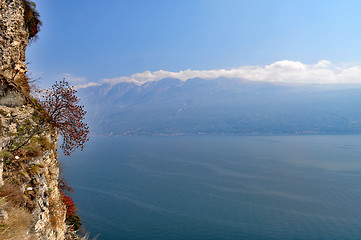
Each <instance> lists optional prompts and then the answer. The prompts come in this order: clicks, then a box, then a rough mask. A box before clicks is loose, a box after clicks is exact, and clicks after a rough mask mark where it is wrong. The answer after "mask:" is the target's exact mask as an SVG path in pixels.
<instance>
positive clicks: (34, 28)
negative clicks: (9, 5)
mask: <svg viewBox="0 0 361 240" xmlns="http://www.w3.org/2000/svg"><path fill="white" fill-rule="evenodd" d="M23 5H24V21H25V27H26V29H27V30H28V32H29V39H32V38H34V37H36V35H37V34H38V32H39V31H40V26H41V25H42V22H41V21H40V19H39V17H40V14H39V12H38V11H37V10H36V4H35V3H34V2H33V1H29V0H23Z"/></svg>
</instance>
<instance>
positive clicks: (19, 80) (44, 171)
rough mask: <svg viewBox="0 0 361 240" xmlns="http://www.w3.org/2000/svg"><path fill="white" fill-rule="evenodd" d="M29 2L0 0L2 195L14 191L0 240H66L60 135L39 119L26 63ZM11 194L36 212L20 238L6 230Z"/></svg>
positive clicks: (2, 207)
mask: <svg viewBox="0 0 361 240" xmlns="http://www.w3.org/2000/svg"><path fill="white" fill-rule="evenodd" d="M24 2H25V1H24V0H0V185H3V187H0V194H2V191H5V192H6V191H7V192H6V193H7V194H8V195H9V197H8V196H2V197H0V215H1V216H6V217H3V218H1V216H0V222H2V224H1V225H0V239H44V240H46V239H60V240H61V239H65V236H66V232H67V227H66V224H65V218H66V209H65V206H64V204H63V201H62V195H61V193H60V191H59V189H58V177H59V164H58V160H57V140H58V134H57V132H56V130H55V129H53V128H52V127H51V126H49V125H47V123H44V122H41V121H39V118H40V117H41V115H40V112H39V110H38V109H37V108H36V107H35V106H34V104H32V103H31V102H29V99H30V97H29V95H28V92H29V85H28V83H27V77H26V71H27V69H26V65H25V49H26V46H27V43H28V39H29V33H28V30H27V29H26V22H25V20H24V13H25V8H24ZM6 186H7V187H6ZM9 186H11V187H9ZM4 189H7V190H4ZM9 189H10V190H9ZM3 195H4V194H3ZM10 195H11V197H10ZM13 195H14V196H13ZM15 197H16V198H15ZM11 198H14V199H15V200H16V201H15V200H13V201H14V202H15V203H14V204H12V206H15V205H16V206H17V207H19V208H20V209H22V210H21V211H18V212H17V214H20V213H21V214H22V215H26V214H27V213H29V215H30V216H31V217H30V218H27V217H24V219H25V220H24V221H23V222H27V221H29V224H28V225H25V227H24V229H25V230H24V229H23V230H22V231H23V232H21V233H19V234H18V235H16V237H14V236H15V235H13V236H12V235H11V234H12V233H10V232H11V229H10V228H11V227H10V226H8V228H9V229H6V227H7V222H6V221H7V218H9V219H10V218H11V217H12V216H11V214H12V212H11V211H10V210H8V208H10V207H9V206H10V205H9V204H5V203H4V204H2V202H4V201H5V202H9V201H11ZM7 211H8V212H7ZM6 212H7V213H6ZM13 212H14V211H13ZM26 212H27V213H26ZM26 219H29V220H26ZM9 224H10V223H9ZM15 225H16V224H15ZM18 225H19V224H18ZM2 228H3V229H2ZM19 231H20V230H19ZM1 234H3V235H1ZM14 234H15V233H14Z"/></svg>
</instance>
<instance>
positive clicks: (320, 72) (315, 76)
mask: <svg viewBox="0 0 361 240" xmlns="http://www.w3.org/2000/svg"><path fill="white" fill-rule="evenodd" d="M195 77H199V78H203V79H216V78H236V79H244V80H248V81H257V82H272V83H284V84H339V83H341V84H361V66H351V67H350V66H348V67H342V66H335V65H333V64H331V62H329V61H327V60H321V61H319V62H317V63H316V64H313V65H309V64H304V63H301V62H295V61H289V60H283V61H278V62H275V63H272V64H270V65H266V66H241V67H238V68H231V69H218V70H190V69H187V70H183V71H179V72H169V71H164V70H159V71H155V72H150V71H145V72H143V73H135V74H133V75H131V76H128V77H118V78H106V79H102V81H103V82H106V83H111V84H117V83H120V82H132V83H135V84H138V85H141V84H144V83H146V82H150V81H158V80H161V79H164V78H177V79H180V80H182V81H186V80H188V79H190V78H195Z"/></svg>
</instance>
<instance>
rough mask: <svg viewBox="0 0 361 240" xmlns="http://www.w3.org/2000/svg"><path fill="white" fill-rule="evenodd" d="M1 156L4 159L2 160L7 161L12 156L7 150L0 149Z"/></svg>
mask: <svg viewBox="0 0 361 240" xmlns="http://www.w3.org/2000/svg"><path fill="white" fill-rule="evenodd" d="M1 158H2V159H3V160H4V162H6V163H7V162H9V161H10V160H11V159H12V158H13V155H12V154H11V153H10V152H8V151H1V152H0V159H1Z"/></svg>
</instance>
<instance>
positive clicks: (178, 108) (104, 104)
mask: <svg viewBox="0 0 361 240" xmlns="http://www.w3.org/2000/svg"><path fill="white" fill-rule="evenodd" d="M78 92H79V96H80V98H81V99H82V104H83V105H85V108H86V110H87V111H88V114H87V121H88V124H89V125H90V127H91V130H92V132H93V133H94V134H96V135H192V134H225V135H233V134H235V135H258V134H262V135H264V134H265V135H268V134H357V133H361V108H360V103H361V89H360V88H359V87H355V86H350V85H276V84H271V83H264V82H247V81H242V80H239V79H223V78H220V79H214V80H205V79H201V78H193V79H189V80H187V81H181V80H178V79H170V78H168V79H163V80H160V81H154V82H147V83H145V84H143V85H140V86H139V85H136V84H134V83H125V82H123V83H118V84H114V85H112V84H108V83H103V84H102V85H100V86H92V87H88V88H84V89H79V91H78Z"/></svg>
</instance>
